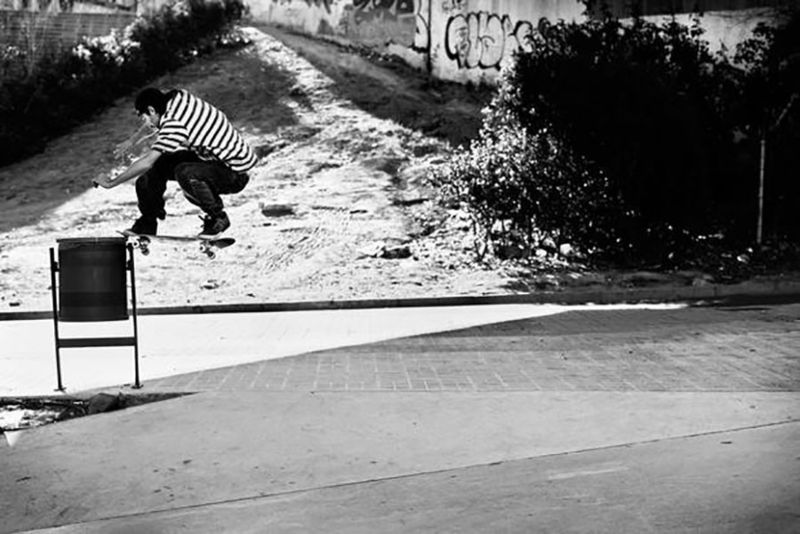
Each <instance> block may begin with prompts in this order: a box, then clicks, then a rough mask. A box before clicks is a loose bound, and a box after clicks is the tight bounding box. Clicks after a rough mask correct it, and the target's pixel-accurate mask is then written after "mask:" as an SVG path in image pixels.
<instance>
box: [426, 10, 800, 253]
mask: <svg viewBox="0 0 800 534" xmlns="http://www.w3.org/2000/svg"><path fill="white" fill-rule="evenodd" d="M793 20H797V17H796V15H795V18H794V19H793ZM792 28H794V27H793V26H791V25H788V26H786V27H785V28H783V29H780V30H767V29H765V28H762V29H761V30H760V31H761V34H760V35H757V36H756V37H758V39H756V40H755V41H753V42H748V43H746V44H745V45H744V46H743V47H742V48H741V49H740V54H739V55H737V56H736V58H734V59H729V58H728V57H727V56H725V55H723V54H716V55H715V54H712V53H711V52H710V51H709V49H708V45H707V43H706V42H705V41H704V40H703V39H702V34H703V32H702V29H701V27H700V24H699V20H695V22H694V23H693V24H692V25H691V26H688V27H687V26H684V25H681V24H678V23H677V22H676V21H674V20H672V21H668V22H666V23H661V24H655V23H650V22H646V21H644V20H643V19H641V18H637V17H635V18H634V19H633V22H632V23H628V24H623V23H621V22H620V21H618V20H614V19H611V18H610V17H606V18H605V19H603V20H592V21H588V22H584V23H575V22H572V23H569V22H564V21H560V22H558V23H549V22H547V21H546V20H542V21H541V22H540V24H539V27H538V30H537V31H536V32H534V34H533V36H532V38H531V39H532V41H531V43H530V44H531V46H530V47H528V48H530V50H531V51H530V52H519V53H518V54H517V57H516V62H515V65H514V66H513V68H511V69H509V70H507V71H505V72H504V74H503V76H502V78H501V82H500V87H499V90H498V95H497V97H496V98H495V99H494V100H493V102H492V104H491V105H490V106H489V108H488V109H487V111H486V113H485V116H484V123H483V128H482V131H481V134H480V137H479V139H478V140H476V141H475V142H473V143H472V144H471V146H470V147H469V148H461V149H460V150H459V151H458V152H457V154H456V156H455V158H454V160H453V162H452V163H451V165H450V166H449V167H448V168H447V169H445V170H444V172H442V173H441V174H440V177H441V179H442V180H443V181H444V182H448V181H451V182H452V183H453V187H451V191H453V192H454V193H455V194H456V195H457V196H458V198H460V199H461V200H463V201H465V202H466V204H467V205H468V207H469V208H470V210H471V212H472V213H473V215H474V218H475V220H476V222H477V225H478V226H479V227H481V228H484V229H485V228H487V227H489V226H492V225H493V227H494V228H497V227H498V225H497V223H496V221H504V223H503V224H502V225H500V227H506V230H505V231H506V232H507V235H505V236H504V239H506V240H511V241H514V242H516V243H518V248H521V249H525V250H527V251H531V250H532V249H533V248H534V247H535V246H537V237H536V236H540V238H539V239H541V236H542V235H545V236H548V237H549V238H550V239H556V240H557V241H556V242H561V243H564V242H569V243H570V244H571V245H573V246H578V247H579V248H580V249H581V250H583V251H585V252H586V253H587V254H589V256H590V257H591V258H592V259H593V260H595V261H610V262H614V263H616V264H625V265H631V264H639V265H641V264H648V265H661V266H664V267H668V266H677V265H686V264H689V263H691V261H692V259H693V258H695V257H696V256H697V254H698V250H699V248H702V247H704V246H707V244H708V243H710V242H714V243H715V246H716V244H718V243H720V242H724V243H727V245H725V246H729V247H733V248H735V247H741V246H743V245H744V244H746V243H752V241H753V236H754V230H755V221H756V217H755V208H756V205H757V203H756V192H757V162H758V160H757V155H758V151H757V143H755V144H754V143H753V140H752V133H751V132H752V131H753V130H754V127H753V124H754V123H755V124H763V123H764V118H763V116H764V114H763V113H760V112H757V110H763V109H764V108H766V109H769V110H772V109H778V108H776V107H775V105H774V104H773V102H783V103H784V109H785V102H786V99H787V95H789V94H792V93H793V92H797V85H796V84H797V83H798V82H797V80H800V76H797V75H796V74H797V71H796V70H795V71H793V73H794V74H793V76H794V77H793V78H791V77H789V76H788V73H789V70H790V69H789V68H788V67H787V66H786V60H785V58H786V56H787V52H786V50H784V51H783V52H776V43H778V42H780V43H784V45H783V47H784V48H786V49H788V50H794V51H795V52H797V51H800V50H798V48H797V47H796V46H795V43H796V42H797V35H800V32H798V31H797V28H794V29H792ZM773 31H774V32H775V33H771V32H773ZM784 32H791V35H793V36H794V37H793V38H790V37H788V36H785V35H786V34H785V33H784ZM779 36H785V37H783V38H780V37H779ZM786 43H792V44H788V45H787V44H786ZM773 53H775V54H776V55H777V58H781V59H775V58H773V56H772V54H773ZM771 63H775V64H778V65H783V67H782V69H783V70H781V69H778V68H770V67H767V66H768V65H770V64H771ZM765 70H766V71H768V72H769V73H770V75H769V76H770V77H769V78H768V77H767V75H766V74H765ZM775 73H780V76H781V80H782V81H781V83H776V81H775V80H777V78H776V77H775V76H776V75H775ZM793 83H794V85H792V84H793ZM772 93H777V95H779V96H773V95H772ZM798 104H800V102H798ZM798 107H800V106H798ZM768 115H769V116H770V117H773V120H774V116H775V113H774V112H772V111H770V112H769V113H768ZM789 115H790V117H789V118H788V119H787V120H786V122H785V123H784V127H786V128H789V127H790V126H789V125H792V126H791V128H793V130H792V132H793V133H794V134H796V133H797V131H798V130H797V128H796V123H795V122H793V121H794V118H792V117H796V115H793V116H792V115H791V114H789ZM759 121H760V122H759ZM756 129H757V128H756ZM782 139H783V140H784V141H785V140H787V139H793V140H796V137H792V136H791V135H787V133H786V132H784V133H783V134H782ZM774 144H775V150H777V149H778V147H780V146H782V145H781V143H778V142H777V141H775V142H774ZM796 146H797V143H796V141H795V147H796ZM797 152H798V151H797V150H796V148H795V150H794V151H787V152H786V153H785V154H784V153H780V152H776V153H775V154H774V155H773V159H772V160H771V161H772V163H773V164H775V162H776V161H777V158H779V157H789V156H793V157H797V156H796V154H797ZM792 168H794V169H796V168H797V166H796V165H795V166H794V167H792ZM776 178H777V177H775V178H773V179H776ZM796 182H797V180H796V179H795V180H794V182H792V183H793V184H796ZM776 185H777V182H774V183H773V187H774V188H775V189H773V191H777V190H779V189H778V188H777V187H776ZM794 187H795V189H794V192H793V193H791V194H792V195H794V197H793V198H794V199H795V200H794V204H796V203H797V200H798V197H797V195H796V191H797V186H796V185H795V186H794ZM782 190H786V188H784V189H782ZM773 194H775V193H773ZM508 195H511V197H510V198H509V197H508ZM787 195H788V193H787ZM785 198H786V197H784V199H785ZM772 210H773V211H772V213H773V214H774V213H776V212H777V210H776V208H775V206H774V205H773V206H772ZM797 211H798V210H796V209H794V210H792V212H791V213H792V215H793V216H794V217H797V215H796V213H797ZM795 220H797V219H795ZM492 221H494V222H492ZM775 228H777V226H773V229H775ZM787 228H788V227H787ZM793 228H794V229H795V231H797V230H796V229H800V224H796V225H794V226H793ZM508 229H510V231H509V230H508ZM523 229H524V231H522V230H523ZM501 231H502V230H501ZM483 235H484V237H485V239H486V242H487V243H488V242H491V241H498V236H496V235H493V234H492V233H491V232H487V231H484V233H483Z"/></svg>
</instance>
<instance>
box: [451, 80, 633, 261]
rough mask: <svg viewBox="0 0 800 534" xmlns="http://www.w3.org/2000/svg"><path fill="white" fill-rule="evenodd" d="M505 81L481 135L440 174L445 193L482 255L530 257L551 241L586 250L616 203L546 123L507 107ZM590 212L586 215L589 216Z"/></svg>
mask: <svg viewBox="0 0 800 534" xmlns="http://www.w3.org/2000/svg"><path fill="white" fill-rule="evenodd" d="M510 89H511V88H510V86H508V85H504V86H503V88H502V89H501V90H500V91H499V93H498V95H497V96H496V97H495V99H494V100H493V102H492V104H491V105H490V107H489V109H488V110H487V112H486V116H485V120H484V127H483V128H482V129H481V132H480V135H479V138H478V139H477V140H475V141H473V142H472V143H471V145H470V147H469V149H468V150H462V151H460V152H457V153H456V155H455V156H454V157H453V159H452V160H451V161H450V162H449V165H448V166H446V167H445V169H444V171H443V172H442V173H441V174H440V175H439V177H438V178H439V181H440V182H441V183H442V184H443V185H444V187H445V191H444V192H445V194H446V195H450V196H454V197H455V198H458V199H460V200H461V201H464V202H466V204H467V205H468V206H469V208H470V211H471V213H472V215H473V220H474V222H475V229H476V230H477V232H476V233H477V234H478V235H480V236H482V237H483V240H482V242H481V243H480V247H481V249H482V250H481V254H483V252H485V251H486V250H487V249H491V250H493V251H494V252H495V254H497V255H499V256H501V257H519V256H530V255H531V253H532V252H533V251H534V250H535V249H539V248H541V247H548V246H549V247H553V246H554V245H555V244H557V243H575V244H578V243H580V244H581V246H583V247H585V248H587V249H588V250H587V252H592V249H593V248H594V245H595V244H596V243H598V242H604V241H606V240H608V239H610V237H609V236H606V235H604V232H605V231H606V229H607V228H609V227H610V224H609V221H608V220H605V219H606V218H609V217H612V218H613V217H614V215H615V214H616V212H617V207H618V206H619V204H618V202H617V199H614V198H613V197H612V196H611V195H609V194H608V191H609V188H608V184H607V183H606V180H605V177H604V175H603V174H602V173H596V174H592V173H590V172H589V171H588V168H589V166H588V165H587V164H586V162H584V161H583V160H581V158H580V157H578V156H577V155H575V154H574V153H573V151H572V150H571V149H570V147H569V146H567V145H566V144H565V143H564V142H563V141H562V140H560V139H559V138H558V137H557V136H556V135H554V133H553V132H552V131H550V130H548V129H546V128H545V129H541V130H539V131H536V132H530V131H529V130H528V129H526V128H523V127H521V125H520V123H519V121H518V118H517V117H515V116H514V115H513V114H511V113H510V112H509V110H510V109H511V108H513V107H515V105H514V104H510V103H509V102H510V101H512V100H514V99H515V98H516V96H515V93H514V92H513V91H511V90H510ZM588 214H592V217H588V218H587V215H588Z"/></svg>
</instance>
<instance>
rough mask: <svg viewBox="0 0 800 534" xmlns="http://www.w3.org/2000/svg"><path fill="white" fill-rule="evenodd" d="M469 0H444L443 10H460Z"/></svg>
mask: <svg viewBox="0 0 800 534" xmlns="http://www.w3.org/2000/svg"><path fill="white" fill-rule="evenodd" d="M466 3H467V0H442V11H443V12H445V13H449V12H451V11H460V10H462V9H464V7H465V5H466Z"/></svg>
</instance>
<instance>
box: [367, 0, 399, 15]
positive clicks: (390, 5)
mask: <svg viewBox="0 0 800 534" xmlns="http://www.w3.org/2000/svg"><path fill="white" fill-rule="evenodd" d="M353 7H354V8H355V9H356V11H370V10H383V11H391V12H392V13H395V14H399V13H405V14H409V13H413V12H414V0H353Z"/></svg>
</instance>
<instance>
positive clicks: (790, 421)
mask: <svg viewBox="0 0 800 534" xmlns="http://www.w3.org/2000/svg"><path fill="white" fill-rule="evenodd" d="M797 423H800V419H794V418H792V419H787V420H785V421H776V422H772V423H762V424H758V425H750V426H745V427H737V428H731V429H726V430H712V431H709V432H698V433H695V434H687V435H682V436H670V437H666V438H655V439H649V440H642V441H633V442H630V443H618V444H615V445H606V446H602V447H592V448H588V449H580V450H575V451H566V452H554V453H550V454H541V455H538V456H527V457H524V458H514V459H511V460H495V461H491V462H487V463H479V464H471V465H463V466H458V467H448V468H445V469H433V470H430V471H418V472H415V473H404V474H400V475H393V476H387V477H382V478H372V479H365V480H354V481H350V482H340V483H337V484H329V485H326V486H317V487H313V488H299V489H296V490H288V491H279V492H276V493H265V494H260V495H249V496H246V497H236V498H233V499H223V500H218V501H209V502H204V503H197V504H188V505H184V506H178V507H175V508H164V509H158V510H149V511H145V512H134V513H130V514H120V515H114V516H108V517H102V518H98V519H92V520H90V521H78V522H75V523H64V524H60V525H51V526H48V527H43V528H37V529H34V530H27V531H26V532H30V533H34V532H44V531H47V530H52V529H54V528H63V527H70V526H78V525H90V524H97V523H104V522H108V521H116V520H120V519H132V518H135V517H147V516H158V515H164V514H169V513H175V512H184V511H190V510H196V509H201V508H207V507H215V506H222V505H226V504H236V503H245V502H251V501H252V502H255V501H261V500H268V499H275V498H280V497H287V496H293V495H303V494H308V493H313V492H317V491H326V490H335V489H338V488H349V487H354V486H359V485H362V484H374V483H378V482H391V481H395V480H406V479H411V478H416V477H422V476H429V475H440V474H445V473H452V472H456V471H464V470H466V469H477V468H481V467H495V466H499V465H503V464H507V463H513V462H526V461H530V460H538V459H543V458H556V457H559V456H570V455H576V454H586V453H590V452H595V451H607V450H613V449H619V448H622V447H631V446H639V445H647V444H652V443H662V442H668V441H677V440H681V439H690V438H698V437H705V436H713V435H719V434H729V433H733V432H744V431H748V430H759V429H763V428H770V427H776V426H783V425H787V424H797Z"/></svg>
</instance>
